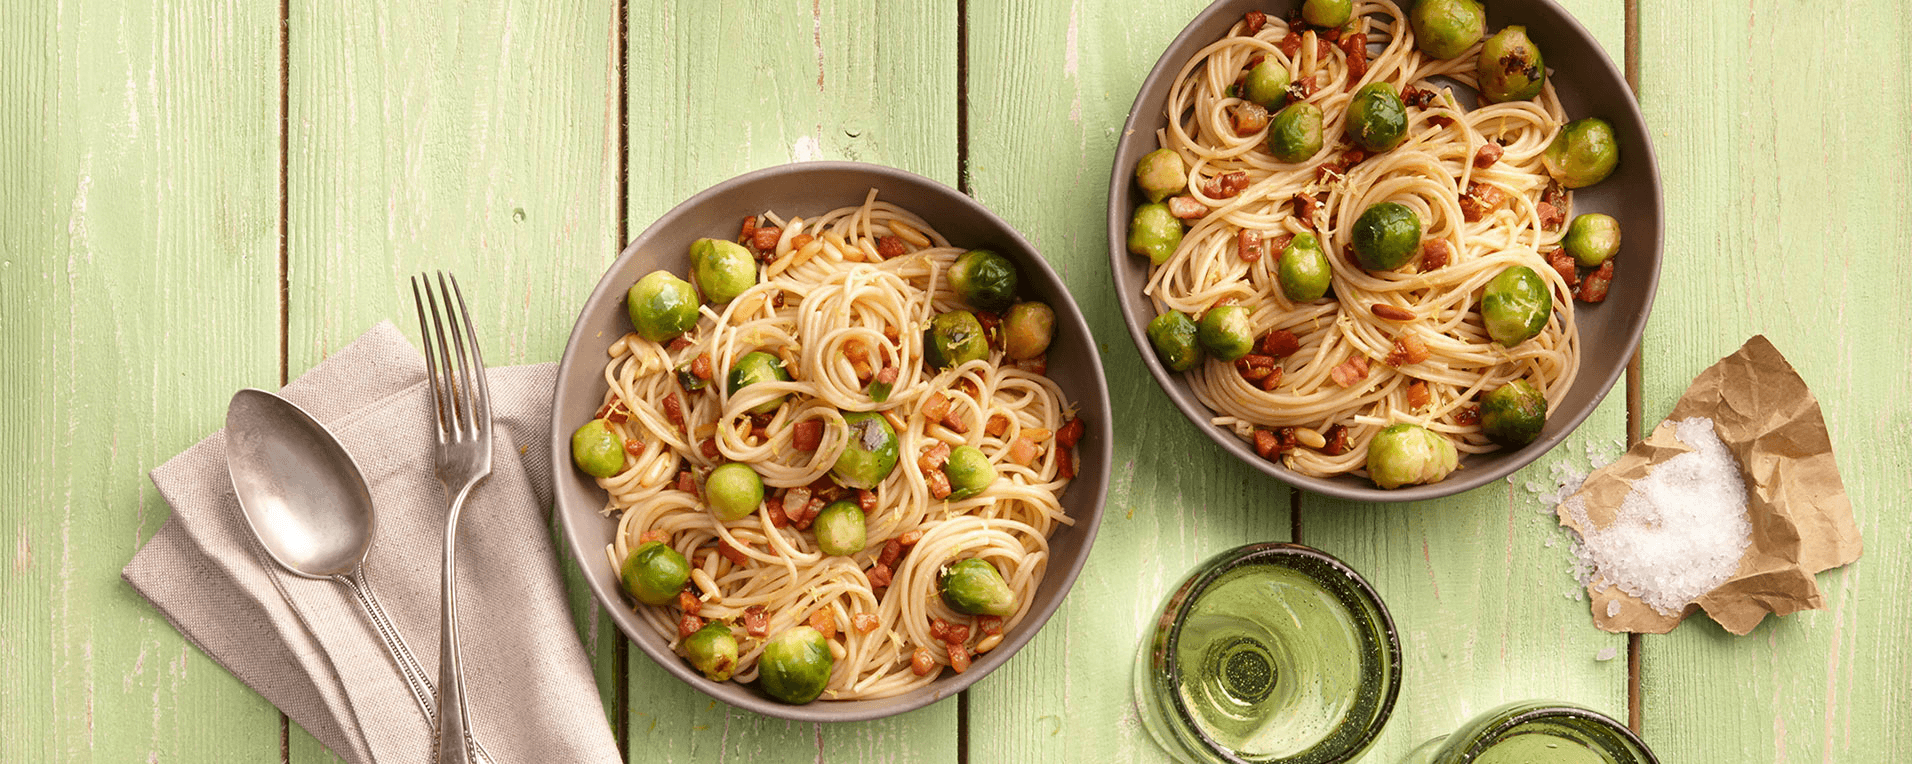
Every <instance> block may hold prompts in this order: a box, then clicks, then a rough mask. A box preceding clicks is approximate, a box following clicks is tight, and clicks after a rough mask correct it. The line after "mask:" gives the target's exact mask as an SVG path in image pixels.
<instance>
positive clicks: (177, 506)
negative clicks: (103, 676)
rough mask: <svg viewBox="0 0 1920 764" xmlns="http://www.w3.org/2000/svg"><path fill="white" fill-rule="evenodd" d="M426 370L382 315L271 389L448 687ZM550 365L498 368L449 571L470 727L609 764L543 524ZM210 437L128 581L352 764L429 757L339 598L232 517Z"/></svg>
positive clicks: (332, 587)
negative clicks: (354, 516)
mask: <svg viewBox="0 0 1920 764" xmlns="http://www.w3.org/2000/svg"><path fill="white" fill-rule="evenodd" d="M425 363H426V362H425V361H424V360H423V359H422V357H421V355H420V354H419V352H417V351H415V350H414V349H413V347H412V346H411V345H409V344H408V343H407V341H406V339H405V338H404V337H403V336H402V335H401V334H400V331H399V330H398V329H396V328H394V326H393V325H392V324H390V323H386V322H382V323H381V324H380V325H378V326H375V327H374V328H373V329H371V330H369V331H368V332H367V333H366V334H364V335H361V337H360V338H359V339H357V340H355V341H354V342H353V344H351V345H348V346H347V347H346V348H344V349H342V350H340V351H339V352H337V353H335V354H334V355H333V356H332V357H331V358H328V359H327V360H326V361H325V362H324V363H321V364H320V365H319V366H317V367H315V368H314V369H313V370H312V371H310V372H308V373H307V374H305V375H304V376H302V377H300V378H299V379H298V380H295V381H294V382H293V384H290V385H287V386H286V387H285V388H284V389H282V390H281V391H280V394H281V395H283V396H285V397H286V398H287V399H289V400H291V401H293V402H294V403H296V404H298V405H299V406H301V407H302V408H304V409H306V410H307V412H308V413H310V414H312V415H313V416H314V418H315V419H318V420H319V421H320V422H321V423H322V424H325V425H326V426H327V427H328V429H330V430H332V431H333V433H334V436H335V437H337V438H339V440H340V442H341V443H342V444H343V445H345V446H346V448H347V451H348V452H349V453H351V454H352V455H353V458H354V460H355V461H356V462H358V464H359V466H360V471H361V473H362V474H364V475H365V476H366V479H367V482H368V483H369V484H370V489H371V491H372V494H373V502H374V514H375V517H376V518H377V519H376V522H377V524H378V530H377V531H376V532H375V534H374V541H373V548H372V550H371V551H370V552H369V553H368V555H367V559H366V562H365V566H366V567H365V575H366V578H367V580H368V583H369V586H370V587H371V588H372V589H373V590H374V592H375V596H376V597H377V598H378V599H379V600H380V602H381V604H382V605H384V606H385V608H386V610H387V613H388V614H389V615H390V616H391V617H392V618H393V621H394V623H395V625H396V627H397V628H398V629H399V630H400V633H401V636H402V637H403V638H405V640H406V642H407V644H408V645H409V646H410V647H411V648H412V649H413V653H414V656H415V657H416V658H418V659H419V661H420V663H421V665H422V666H424V667H425V668H426V670H427V673H428V674H429V675H430V676H433V677H435V678H436V679H437V678H438V676H439V671H438V666H439V661H440V658H439V655H440V616H439V613H440V555H441V539H442V537H443V535H444V533H445V528H446V516H447V501H446V497H445V495H444V494H443V493H442V490H441V487H440V483H439V480H438V479H437V478H436V477H435V476H434V467H433V442H432V441H433V437H432V435H431V430H429V429H428V428H429V424H428V423H429V421H430V420H429V419H428V414H427V409H428V402H427V401H428V398H427V395H428V392H427V389H426V386H425V379H426V371H425ZM554 373H555V366H554V364H551V363H548V364H540V365H536V366H517V367H510V368H497V369H491V370H489V371H488V377H487V379H488V388H489V392H490V394H491V395H492V397H493V400H492V403H493V413H494V424H495V428H494V446H493V448H494V454H493V474H492V475H491V476H490V477H488V478H487V479H486V480H483V481H481V483H480V485H479V487H477V488H476V489H475V490H474V492H473V495H472V496H470V497H468V499H467V503H466V506H465V509H464V510H463V511H462V514H461V519H460V542H459V545H458V548H457V554H458V558H457V559H456V561H455V571H456V576H457V580H458V582H459V583H458V586H459V591H460V637H461V640H460V645H461V655H462V658H463V659H464V660H463V663H464V664H465V668H466V677H467V695H468V703H469V706H470V713H471V714H472V717H473V723H474V734H475V737H477V738H478V739H479V740H480V741H481V744H482V745H485V746H486V748H487V751H488V752H489V753H491V754H493V757H494V759H495V760H496V761H498V762H500V763H501V764H510V763H511V762H521V761H583V762H617V761H619V760H620V758H619V754H618V752H617V750H616V748H615V745H614V741H613V734H612V731H611V729H610V728H609V726H608V723H607V719H606V714H605V711H604V710H603V708H602V706H601V704H600V696H599V693H598V691H597V690H596V689H595V687H594V681H593V674H592V670H591V667H590V666H589V663H588V660H587V655H586V651H585V649H584V648H583V647H582V646H581V643H580V638H579V636H578V635H577V633H576V632H575V631H574V627H573V621H572V619H571V617H570V616H569V614H568V610H567V600H566V593H565V591H564V589H563V587H562V585H561V578H560V569H559V563H558V559H557V557H556V556H555V554H554V549H553V543H552V537H551V533H550V532H549V530H548V525H547V513H546V508H547V507H549V506H550V505H551V503H552V496H553V476H552V474H551V473H550V469H549V467H548V461H547V458H548V456H547V455H548V449H547V437H546V433H547V427H548V423H549V420H550V418H551V411H550V408H551V405H552V395H553V380H554ZM225 442H226V436H225V433H224V432H216V433H214V434H213V435H211V436H208V437H207V438H206V439H205V440H202V441H200V442H199V443H197V444H195V445H194V446H193V447H192V448H189V449H187V450H186V451H185V452H183V453H181V454H180V455H178V456H175V457H174V458H173V459H170V460H168V461H167V462H166V463H165V464H162V465H160V466H159V467H158V468H156V469H154V470H153V473H152V478H153V482H154V485H156V486H158V487H159V489H160V494H161V496H162V497H163V498H165V499H166V501H167V503H168V504H169V505H171V506H172V508H173V514H172V516H171V517H170V518H169V519H168V520H167V522H166V524H165V525H163V526H161V528H160V531H159V532H158V533H156V534H154V537H153V538H152V539H151V540H149V541H148V542H147V544H146V546H144V547H143V548H141V549H140V551H139V552H138V553H137V554H135V555H134V557H133V561H132V562H130V563H128V564H127V567H126V569H125V570H123V571H122V572H121V576H122V577H123V578H124V579H126V581H127V583H129V584H131V585H133V588H134V589H135V590H137V591H138V592H139V593H140V594H141V596H143V597H146V598H147V599H148V600H149V601H151V602H152V603H153V604H154V606H155V607H156V608H158V609H159V610H160V612H161V614H163V615H165V616H166V618H167V620H168V621H169V622H171V623H172V624H173V625H174V627H175V628H177V629H179V630H180V632H181V633H182V634H184V635H186V637H187V639H189V640H191V641H192V642H193V643H194V644H195V645H198V646H199V647H200V649H202V650H204V651H206V652H207V654H208V655H210V656H212V657H213V659H214V660H215V661H217V662H218V663H220V665H222V666H225V667H226V668H227V670H228V671H231V672H233V674H234V675H235V676H237V677H239V678H240V680H241V681H243V682H245V683H246V684H247V686H249V687H252V688H253V689H255V690H256V691H258V692H259V693H260V694H261V695H263V696H265V697H266V698H267V699H268V700H269V701H272V702H273V704H274V705H276V706H279V707H280V709H281V710H283V711H285V712H286V714H287V716H288V717H289V718H291V719H293V720H294V721H295V722H298V723H299V724H300V726H301V727H303V728H305V729H306V730H307V731H308V732H310V733H312V734H313V735H314V737H316V738H318V739H319V740H320V742H322V743H324V744H325V745H326V746H327V747H328V748H330V749H332V750H333V752H334V753H335V754H337V755H339V756H341V757H342V758H345V759H346V760H348V761H352V762H420V761H427V760H428V758H429V756H430V754H431V751H432V748H433V733H432V729H431V727H430V726H429V724H428V722H427V720H426V719H425V718H424V717H423V716H422V715H421V713H420V709H419V706H418V704H417V703H415V702H414V700H413V695H412V693H411V692H409V691H408V689H407V685H406V680H405V679H404V678H403V677H402V676H401V674H400V671H399V669H397V668H395V667H394V664H393V661H392V659H391V658H389V657H388V655H387V652H386V650H385V648H384V647H382V646H381V643H380V639H379V636H378V635H377V634H376V632H375V631H374V629H373V626H372V624H371V623H370V622H369V621H368V620H367V618H366V616H365V614H364V613H363V612H362V611H361V609H360V607H359V605H358V604H357V603H356V602H355V601H354V599H353V596H352V594H351V593H350V592H349V591H348V590H347V588H346V587H344V586H341V585H340V584H338V583H336V582H333V581H317V580H312V579H306V578H301V577H299V576H296V575H293V574H291V573H288V572H286V571H285V570H284V569H282V568H281V567H280V566H279V565H277V564H276V563H274V562H273V560H272V558H270V557H268V556H267V554H266V552H265V550H264V549H262V548H261V547H260V545H259V542H258V541H257V540H255V538H254V536H253V534H252V532H251V531H249V530H248V528H247V526H246V522H245V520H244V518H243V517H242V516H241V513H240V505H239V503H238V502H237V501H236V500H235V498H234V494H233V485H232V483H231V482H230V480H229V479H228V476H227V462H226V453H225V450H224V449H225Z"/></svg>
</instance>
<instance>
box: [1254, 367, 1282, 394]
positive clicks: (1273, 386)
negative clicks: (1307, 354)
mask: <svg viewBox="0 0 1920 764" xmlns="http://www.w3.org/2000/svg"><path fill="white" fill-rule="evenodd" d="M1284 374H1285V372H1282V371H1281V370H1280V367H1278V366H1275V367H1273V371H1271V372H1268V373H1267V375H1266V376H1264V377H1261V378H1260V389H1262V390H1265V391H1267V392H1269V393H1271V392H1273V391H1275V390H1278V389H1280V381H1281V377H1282V376H1283V375H1284Z"/></svg>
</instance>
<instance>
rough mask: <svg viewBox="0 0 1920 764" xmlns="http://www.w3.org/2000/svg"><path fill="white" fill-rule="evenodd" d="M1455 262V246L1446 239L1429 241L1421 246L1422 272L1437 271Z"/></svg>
mask: <svg viewBox="0 0 1920 764" xmlns="http://www.w3.org/2000/svg"><path fill="white" fill-rule="evenodd" d="M1452 260H1453V245H1451V244H1448V243H1447V241H1446V240H1445V239H1428V240H1427V241H1426V243H1424V244H1421V245H1420V270H1421V271H1423V272H1424V271H1437V270H1439V269H1441V268H1445V267H1447V263H1448V262H1450V261H1452Z"/></svg>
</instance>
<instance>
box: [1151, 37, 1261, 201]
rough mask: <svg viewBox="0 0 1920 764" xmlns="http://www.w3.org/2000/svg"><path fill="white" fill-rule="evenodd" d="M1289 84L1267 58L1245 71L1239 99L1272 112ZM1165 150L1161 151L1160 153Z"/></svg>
mask: <svg viewBox="0 0 1920 764" xmlns="http://www.w3.org/2000/svg"><path fill="white" fill-rule="evenodd" d="M1290 84H1292V82H1290V81H1289V80H1288V78H1287V68H1286V67H1284V66H1281V65H1280V62H1278V61H1275V60H1273V59H1271V58H1269V59H1266V60H1264V61H1261V62H1260V63H1257V64H1254V65H1253V68H1252V69H1248V70H1247V79H1246V81H1245V82H1243V83H1241V85H1240V97H1241V98H1244V99H1246V100H1249V101H1252V102H1254V103H1257V104H1260V105H1261V106H1262V107H1264V108H1265V109H1266V110H1267V111H1273V110H1275V109H1279V108H1280V107H1281V106H1282V105H1284V104H1285V102H1286V98H1287V86H1288V85H1290ZM1165 150H1166V149H1161V151H1165ZM1182 179H1183V180H1184V178H1182ZM1154 201H1159V199H1155V200H1154Z"/></svg>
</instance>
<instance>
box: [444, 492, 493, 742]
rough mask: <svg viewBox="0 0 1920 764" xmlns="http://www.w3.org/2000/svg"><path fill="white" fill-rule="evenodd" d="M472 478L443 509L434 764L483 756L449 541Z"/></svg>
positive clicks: (457, 528)
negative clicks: (463, 661) (463, 657)
mask: <svg viewBox="0 0 1920 764" xmlns="http://www.w3.org/2000/svg"><path fill="white" fill-rule="evenodd" d="M474 482H477V481H473V482H468V483H467V484H466V485H465V486H462V487H461V488H460V490H459V492H457V493H455V494H454V495H453V501H452V503H451V506H450V507H449V508H448V509H447V538H446V541H445V543H444V545H443V547H442V551H443V552H444V554H443V555H442V558H441V564H440V725H439V731H438V733H437V734H438V739H437V740H436V742H435V751H436V752H435V754H434V761H435V762H437V763H438V764H474V762H484V761H486V760H485V759H482V758H479V757H478V756H476V755H475V753H476V751H477V749H479V743H478V742H476V741H475V740H474V739H473V725H472V719H471V718H470V717H469V716H468V714H467V684H466V675H465V673H464V671H463V670H462V668H461V665H460V617H459V614H458V612H456V611H457V607H456V605H457V604H458V603H457V599H456V596H455V592H454V567H453V549H454V546H453V542H454V535H455V533H456V532H458V530H459V528H460V508H461V506H462V505H464V504H466V503H467V494H468V493H470V492H472V491H473V486H474Z"/></svg>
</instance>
